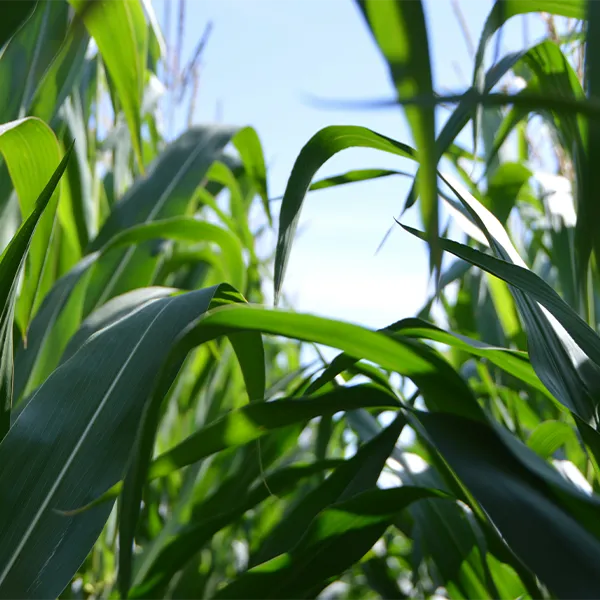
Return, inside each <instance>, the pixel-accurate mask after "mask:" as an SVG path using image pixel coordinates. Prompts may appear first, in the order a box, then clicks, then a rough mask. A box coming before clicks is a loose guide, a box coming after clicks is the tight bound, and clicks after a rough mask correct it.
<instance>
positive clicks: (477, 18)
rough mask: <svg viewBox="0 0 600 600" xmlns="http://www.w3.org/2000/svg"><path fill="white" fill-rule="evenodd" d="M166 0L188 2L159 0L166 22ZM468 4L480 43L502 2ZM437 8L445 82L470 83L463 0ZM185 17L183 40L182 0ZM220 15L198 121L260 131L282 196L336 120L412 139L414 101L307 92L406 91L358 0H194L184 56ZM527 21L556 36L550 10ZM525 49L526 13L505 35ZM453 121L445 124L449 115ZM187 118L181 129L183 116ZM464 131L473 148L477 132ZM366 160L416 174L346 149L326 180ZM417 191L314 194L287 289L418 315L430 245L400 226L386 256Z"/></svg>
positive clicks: (433, 20)
mask: <svg viewBox="0 0 600 600" xmlns="http://www.w3.org/2000/svg"><path fill="white" fill-rule="evenodd" d="M165 1H167V2H171V3H172V4H173V5H175V4H177V3H176V2H175V0H153V5H154V7H155V10H156V14H157V16H158V18H159V20H160V21H161V23H163V26H164V2H165ZM460 6H461V8H462V11H463V13H464V15H465V18H466V21H467V23H468V27H469V29H470V31H471V35H472V36H473V41H474V43H477V39H478V35H479V32H480V31H481V29H482V27H483V23H484V21H485V17H486V15H487V13H488V12H489V10H490V8H491V6H492V2H491V1H488V0H462V1H461V2H460ZM425 8H426V12H427V21H428V25H429V42H430V48H431V53H432V56H433V72H434V73H433V75H434V83H435V86H436V89H437V90H438V91H440V92H443V91H456V90H460V89H464V88H465V87H466V86H467V85H468V84H469V81H470V79H471V72H472V59H471V58H470V56H469V52H468V49H467V44H466V43H465V41H464V39H463V36H462V34H461V30H460V27H459V23H458V21H457V19H456V16H455V14H454V12H453V10H452V2H451V0H429V1H426V2H425ZM171 15H172V16H171V33H170V38H171V39H173V36H174V31H175V25H176V21H177V6H172V10H171ZM208 21H212V22H213V30H212V34H211V36H210V39H209V42H208V45H207V47H206V50H205V52H204V54H203V58H202V63H201V64H202V67H201V73H200V85H199V95H198V101H197V104H196V110H195V113H194V121H195V122H196V123H203V122H211V121H214V120H215V119H220V120H221V121H223V122H227V123H232V124H236V125H252V126H253V127H255V128H256V130H257V132H258V134H259V136H260V138H261V140H262V143H263V146H264V149H265V154H266V159H267V163H268V166H269V185H270V194H271V196H272V197H275V196H278V195H281V194H282V193H283V190H284V189H285V184H286V181H287V178H288V177H289V174H290V171H291V169H292V166H293V163H294V160H295V158H296V156H297V155H298V153H299V152H300V150H301V148H302V146H303V145H304V144H305V143H306V142H307V141H308V140H309V139H310V137H311V136H312V135H314V134H315V133H316V132H317V131H318V130H319V129H321V128H323V127H326V126H327V125H345V124H353V125H363V126H366V127H369V128H371V129H374V130H376V131H378V132H380V133H383V134H385V135H387V136H390V137H393V138H395V139H397V140H399V141H403V142H406V143H411V136H410V133H409V131H408V128H407V126H406V124H405V121H404V118H403V115H402V111H401V110H400V109H389V110H385V111H382V110H380V111H364V110H363V111H359V110H348V109H343V110H342V109H335V110H333V109H324V108H323V107H317V106H315V105H314V104H310V103H309V102H308V101H307V99H306V98H307V95H309V94H310V95H313V96H318V97H323V98H335V99H361V98H385V97H391V96H392V94H393V88H392V85H391V82H390V80H389V78H388V75H387V72H386V67H385V64H384V62H383V60H382V59H381V57H380V55H379V52H378V49H377V48H376V46H375V45H374V43H373V41H372V39H371V37H370V34H369V32H368V30H367V28H366V26H365V24H364V22H363V20H362V17H361V15H360V14H359V11H358V9H357V7H356V5H355V3H354V2H353V1H352V0H187V3H186V13H185V36H184V44H183V58H184V62H186V61H187V60H188V59H189V56H190V54H191V53H192V51H193V48H194V46H195V44H196V42H197V40H198V38H199V37H200V36H201V34H202V32H203V30H204V28H205V26H206V23H207V22H208ZM526 28H527V30H528V36H529V41H530V43H532V42H533V41H534V39H535V38H536V37H538V36H539V35H540V34H541V33H542V23H541V21H540V19H539V17H536V16H530V17H528V19H527V25H526ZM523 44H524V24H523V19H522V18H517V19H513V20H512V21H511V22H510V23H509V27H508V28H507V29H506V30H505V31H504V32H503V35H502V44H501V50H502V54H504V53H506V52H507V51H510V50H516V49H520V48H522V47H523ZM440 117H441V118H440V122H439V123H438V128H439V127H440V125H441V123H442V122H443V121H442V119H443V113H442V114H441V115H440ZM173 123H174V131H173V133H177V131H179V130H181V128H182V127H183V125H184V118H183V115H177V116H175V118H174V119H173ZM461 140H462V141H463V142H464V143H465V145H467V146H469V145H470V139H469V133H468V131H465V132H463V136H462V137H461ZM366 167H383V168H396V169H401V170H402V169H407V170H412V169H413V166H412V165H410V164H409V163H408V162H407V161H403V160H402V159H399V158H397V157H390V156H388V155H385V154H383V153H380V152H376V151H370V150H346V151H344V152H342V153H340V154H339V155H337V156H335V157H334V158H333V159H332V160H330V161H329V162H328V163H327V164H326V165H325V166H324V167H323V169H322V171H321V172H320V173H319V177H320V176H327V175H333V174H337V173H341V172H344V171H347V170H349V169H353V168H366ZM408 188H409V181H408V180H406V179H402V178H398V177H395V178H389V179H386V180H379V181H376V182H368V183H361V184H353V185H350V186H343V187H341V188H337V189H333V190H324V191H319V192H314V193H312V194H311V195H310V196H309V197H308V199H307V202H306V204H305V209H304V211H303V216H302V220H301V225H300V230H301V231H300V235H299V237H298V239H297V242H296V244H295V246H294V248H293V251H292V256H291V259H290V263H289V268H288V271H287V276H286V280H285V283H284V293H285V294H286V295H287V297H288V298H289V299H290V300H291V301H292V303H293V305H294V307H295V308H296V309H297V310H301V311H305V312H313V313H317V314H319V315H323V316H329V317H335V318H339V319H344V320H348V321H353V322H356V323H360V324H363V325H366V326H369V327H382V326H385V325H387V324H389V323H391V322H393V321H395V320H397V319H400V318H403V317H407V316H412V315H414V314H415V312H416V311H417V310H418V309H419V308H420V307H421V305H422V304H423V302H424V301H425V299H426V297H427V289H428V281H427V273H428V269H427V256H426V253H425V249H424V247H423V244H422V243H421V242H419V241H418V240H415V239H413V238H411V236H410V235H409V234H407V233H405V232H403V231H401V230H399V228H397V227H396V228H395V229H394V231H393V234H392V235H391V236H390V238H389V240H388V242H387V243H386V245H385V246H384V248H383V249H382V250H381V251H380V252H379V253H378V254H377V255H376V254H375V250H376V248H377V246H378V244H379V242H380V241H381V239H382V237H383V236H384V234H385V232H386V231H387V230H388V228H389V227H390V226H391V225H392V224H393V217H394V216H396V215H397V214H398V213H399V211H400V209H401V207H402V205H403V202H404V199H405V197H406V193H407V191H408ZM406 221H407V222H408V223H412V224H415V225H418V218H417V216H416V214H415V215H412V214H411V215H407V217H406ZM272 241H273V243H274V240H272ZM273 247H274V246H273Z"/></svg>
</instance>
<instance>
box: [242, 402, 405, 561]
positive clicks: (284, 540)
mask: <svg viewBox="0 0 600 600" xmlns="http://www.w3.org/2000/svg"><path fill="white" fill-rule="evenodd" d="M405 424H406V419H405V418H404V416H403V415H402V414H401V413H400V414H398V416H397V417H396V419H395V420H394V421H393V422H392V423H391V424H390V425H389V426H388V427H387V428H386V429H385V430H384V431H382V432H381V433H380V434H379V435H378V436H376V437H374V438H373V439H372V440H370V441H369V442H367V443H366V444H364V445H363V446H361V447H360V448H359V449H358V451H357V453H356V454H355V455H354V456H353V457H352V459H350V460H349V461H348V462H346V463H344V464H343V465H340V466H339V467H338V468H337V469H336V470H335V471H334V472H333V473H332V474H331V475H330V476H329V477H328V478H327V479H326V480H325V481H324V482H323V483H321V484H320V485H319V486H318V487H316V488H315V489H314V490H312V491H311V492H310V493H309V494H307V495H306V496H305V497H304V498H303V499H302V501H301V502H299V503H298V504H296V506H294V507H293V509H292V510H291V511H290V512H289V514H288V515H287V516H286V518H285V519H283V520H282V521H280V522H279V523H278V525H277V526H276V527H275V528H274V529H273V531H272V532H271V534H270V535H269V536H268V537H267V539H266V540H265V541H264V542H263V544H262V545H261V547H260V548H259V550H258V552H257V554H256V555H255V556H254V557H252V559H251V562H250V565H251V566H253V565H257V564H259V563H264V562H267V561H268V560H271V559H272V558H274V557H275V556H278V555H280V554H283V553H285V552H288V551H290V550H291V548H293V547H294V546H295V545H296V544H297V543H298V542H299V541H300V539H301V538H302V536H303V535H304V533H305V532H306V529H307V528H308V527H309V526H310V523H311V522H312V520H313V519H314V518H316V517H317V515H318V513H320V512H321V511H322V510H324V509H326V508H327V507H328V506H330V505H331V504H334V503H337V502H341V501H343V500H347V499H349V498H351V497H352V496H355V495H356V494H359V493H361V492H364V491H366V490H368V489H370V488H374V487H375V486H376V484H377V480H378V478H379V475H380V474H381V471H382V469H383V467H384V465H385V462H386V460H387V459H388V457H389V456H390V454H391V453H392V450H393V449H394V446H395V445H396V442H397V441H398V437H399V436H400V433H401V432H402V429H403V427H404V425H405Z"/></svg>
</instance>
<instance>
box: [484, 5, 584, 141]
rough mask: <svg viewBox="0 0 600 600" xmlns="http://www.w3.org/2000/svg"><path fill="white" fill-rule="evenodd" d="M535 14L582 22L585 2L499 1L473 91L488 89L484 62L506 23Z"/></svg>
mask: <svg viewBox="0 0 600 600" xmlns="http://www.w3.org/2000/svg"><path fill="white" fill-rule="evenodd" d="M532 12H546V13H550V14H553V15H560V16H563V17H571V18H574V19H582V18H584V16H585V2H583V1H582V0H573V1H571V0H523V1H522V0H496V2H495V3H494V6H493V8H492V10H491V12H490V14H489V15H488V17H487V19H486V22H485V25H484V26H483V31H482V33H481V36H480V38H479V43H478V46H477V52H476V54H475V65H474V70H473V89H474V90H475V91H477V92H478V93H483V91H484V90H485V87H486V86H485V75H484V59H485V53H486V50H487V48H488V45H489V42H490V40H491V38H492V36H493V35H494V33H496V31H498V29H500V28H501V27H502V25H504V23H505V22H506V21H508V20H509V19H510V18H512V17H514V16H517V15H524V14H528V13H532ZM480 121H481V112H480V111H479V112H478V113H476V114H475V115H474V118H473V136H474V138H476V137H477V135H478V130H479V123H480Z"/></svg>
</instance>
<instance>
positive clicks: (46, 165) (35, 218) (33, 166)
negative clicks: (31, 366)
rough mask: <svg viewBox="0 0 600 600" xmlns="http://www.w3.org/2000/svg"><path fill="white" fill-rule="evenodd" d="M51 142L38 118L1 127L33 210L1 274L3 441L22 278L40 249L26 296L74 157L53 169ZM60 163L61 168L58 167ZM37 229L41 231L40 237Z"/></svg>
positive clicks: (17, 181)
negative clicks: (48, 218) (48, 213)
mask: <svg viewBox="0 0 600 600" xmlns="http://www.w3.org/2000/svg"><path fill="white" fill-rule="evenodd" d="M52 140H54V141H55V138H54V136H53V134H52V132H51V131H50V130H49V129H48V127H47V126H46V125H44V124H43V123H42V122H41V121H38V120H36V119H23V120H21V121H15V122H13V123H9V124H6V125H3V126H2V127H0V152H2V154H3V156H4V159H5V161H6V163H7V165H8V166H9V170H10V173H11V176H12V179H13V183H14V185H15V188H16V189H17V190H18V192H19V194H20V198H21V199H22V203H23V205H24V206H28V208H29V210H28V211H27V212H26V213H25V214H26V215H27V217H26V219H25V221H24V222H23V225H22V226H21V228H20V229H19V231H18V232H17V234H16V235H15V237H14V238H13V239H12V241H11V242H10V244H9V245H8V247H7V248H6V249H5V251H4V253H3V254H2V257H1V258H0V270H1V271H3V274H2V277H1V281H2V291H1V293H0V299H1V303H2V314H1V318H0V321H1V322H0V335H1V338H2V339H1V346H2V354H1V361H0V371H1V373H0V402H1V407H0V438H2V437H4V435H5V434H6V432H7V431H8V428H9V424H10V413H11V407H12V399H13V376H14V375H13V369H14V365H13V320H14V315H15V306H16V302H17V286H18V277H19V275H20V273H21V271H22V269H23V267H24V265H25V258H26V256H27V255H28V253H33V252H35V251H37V254H34V255H33V256H31V254H30V263H29V264H30V273H31V275H30V278H29V282H30V284H29V287H28V288H25V287H24V289H23V292H22V293H23V294H26V292H27V291H30V290H31V289H32V288H33V286H32V285H31V281H32V280H33V278H34V277H35V275H36V272H35V269H36V267H39V268H40V270H41V266H39V262H36V259H39V258H40V255H39V250H40V238H41V239H43V237H44V234H45V231H44V230H43V229H41V230H39V229H37V228H38V226H39V224H40V221H41V220H42V219H43V214H44V211H45V210H46V208H47V207H48V205H49V204H50V203H51V202H53V201H55V200H56V197H55V195H54V191H55V188H56V186H57V185H58V182H59V180H60V178H61V176H62V174H63V172H64V169H65V167H66V164H67V161H68V159H69V156H70V151H69V152H67V154H65V157H64V158H63V160H62V161H61V162H60V164H58V160H57V161H56V163H54V165H55V166H54V167H53V168H52V170H50V168H51V165H52V163H53V160H52V159H53V156H52V154H50V156H49V157H48V156H46V155H45V154H44V151H45V150H48V145H45V143H46V142H48V141H49V146H50V149H53V146H52ZM36 144H39V146H37V145H36ZM57 164H58V166H56V165H57ZM44 175H47V178H46V179H44ZM55 207H56V206H55V205H54V208H55ZM51 209H52V207H51ZM46 223H47V222H46ZM36 231H38V232H39V233H38V234H37V236H36ZM42 260H43V259H42ZM42 264H43V262H42ZM38 277H39V272H38ZM24 297H25V298H26V299H27V298H28V297H27V296H24ZM29 297H32V296H29Z"/></svg>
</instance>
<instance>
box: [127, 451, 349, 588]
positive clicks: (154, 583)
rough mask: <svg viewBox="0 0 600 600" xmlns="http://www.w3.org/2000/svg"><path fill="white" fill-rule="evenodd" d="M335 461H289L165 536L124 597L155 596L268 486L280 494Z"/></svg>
mask: <svg viewBox="0 0 600 600" xmlns="http://www.w3.org/2000/svg"><path fill="white" fill-rule="evenodd" d="M339 463H340V461H338V460H324V461H318V462H315V463H312V464H309V465H306V466H304V465H292V466H290V467H285V468H283V469H278V470H277V471H275V472H273V473H272V474H270V475H268V476H267V477H266V479H265V481H264V482H260V483H258V484H256V485H254V486H252V487H251V488H250V489H249V490H248V491H247V493H246V497H245V498H244V499H243V500H240V499H237V501H236V502H235V505H234V507H233V508H232V509H230V510H228V511H226V512H225V513H224V514H221V515H218V516H215V517H211V516H207V517H205V518H204V519H203V520H201V521H200V522H198V523H194V524H190V525H189V526H188V527H186V528H184V529H183V530H182V531H181V532H180V533H179V534H178V535H177V536H176V537H175V538H174V539H171V540H169V542H168V543H167V544H166V545H165V546H164V548H163V549H162V550H161V551H160V553H159V554H158V555H157V556H156V558H155V560H154V561H153V562H152V564H151V566H150V567H149V568H148V570H147V571H146V572H145V573H144V576H143V579H142V580H141V582H140V583H139V584H138V585H136V586H135V587H133V588H132V589H131V590H130V591H129V595H128V596H127V597H128V598H149V597H157V596H158V595H159V594H160V593H162V590H163V589H164V586H165V585H166V584H167V583H168V582H169V581H170V579H171V578H172V577H173V575H175V573H177V571H179V570H180V569H181V568H182V567H184V566H185V564H186V563H187V562H189V561H190V558H191V557H193V556H195V555H196V553H197V552H198V551H199V550H200V549H201V548H202V547H203V546H204V545H205V544H206V543H207V542H208V541H209V540H210V538H211V537H212V536H213V535H214V534H215V533H216V532H218V531H220V530H221V529H223V528H225V527H226V526H227V525H229V524H230V523H232V522H235V520H236V519H237V518H239V517H240V516H241V515H242V514H244V513H245V512H246V511H248V510H250V509H252V508H254V507H255V506H257V505H258V504H259V503H260V502H263V501H264V500H266V499H267V498H268V497H269V495H270V494H269V490H270V491H271V492H272V493H273V494H276V495H278V496H279V495H283V494H284V493H285V492H286V491H291V490H294V489H295V487H296V485H297V484H298V483H300V482H301V480H302V479H304V478H306V477H310V476H311V475H314V474H315V473H320V472H322V471H323V470H324V469H330V468H333V467H336V466H338V465H339ZM265 484H266V485H265Z"/></svg>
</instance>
